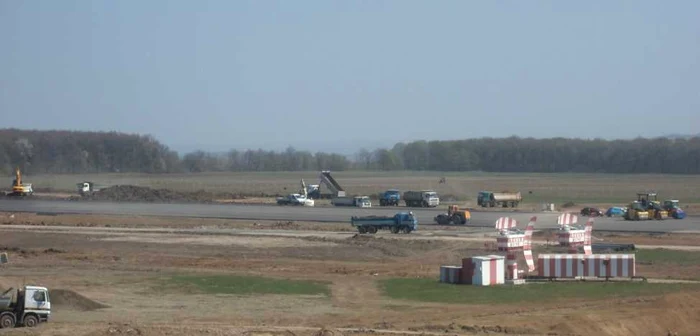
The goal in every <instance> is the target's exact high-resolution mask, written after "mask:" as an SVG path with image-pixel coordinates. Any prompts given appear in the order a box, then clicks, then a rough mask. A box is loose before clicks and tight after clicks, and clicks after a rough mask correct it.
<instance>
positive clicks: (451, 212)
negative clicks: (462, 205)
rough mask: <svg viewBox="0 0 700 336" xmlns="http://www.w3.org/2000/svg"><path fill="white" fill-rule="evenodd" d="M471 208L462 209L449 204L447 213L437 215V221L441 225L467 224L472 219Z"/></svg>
mask: <svg viewBox="0 0 700 336" xmlns="http://www.w3.org/2000/svg"><path fill="white" fill-rule="evenodd" d="M471 217H472V215H471V212H470V211H469V210H460V209H459V207H458V206H456V205H449V206H448V207H447V213H446V214H439V215H437V216H436V217H435V222H436V223H438V224H440V225H453V224H454V225H465V224H467V223H469V222H470V221H471Z"/></svg>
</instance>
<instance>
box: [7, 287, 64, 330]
mask: <svg viewBox="0 0 700 336" xmlns="http://www.w3.org/2000/svg"><path fill="white" fill-rule="evenodd" d="M49 316H51V300H50V299H49V290H48V289H46V288H45V287H39V286H24V287H23V288H21V289H16V290H15V289H14V288H10V289H8V290H7V291H5V292H4V293H2V295H0V327H1V328H3V329H8V328H14V327H18V326H25V327H36V326H37V325H39V323H41V322H47V321H48V320H49Z"/></svg>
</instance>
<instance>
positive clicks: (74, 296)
mask: <svg viewBox="0 0 700 336" xmlns="http://www.w3.org/2000/svg"><path fill="white" fill-rule="evenodd" d="M49 298H51V305H52V306H55V307H56V308H59V309H70V310H78V311H90V310H97V309H101V308H109V306H108V305H105V304H102V303H99V302H97V301H94V300H90V299H88V298H86V297H84V296H82V295H80V294H78V293H76V292H74V291H72V290H67V289H52V290H49Z"/></svg>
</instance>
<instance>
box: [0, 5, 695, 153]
mask: <svg viewBox="0 0 700 336" xmlns="http://www.w3.org/2000/svg"><path fill="white" fill-rule="evenodd" d="M698 14H700V1H680V0H678V1H672V2H664V1H642V0H640V1H535V0H533V1H463V0H456V1H448V0H441V1H411V0H396V1H381V0H374V1H363V0H356V1H331V0H319V1H311V0H309V1H272V0H264V1H244V0H236V1H228V0H221V1H204V0H198V1H181V0H169V1H165V0H149V1H116V0H113V1H101V0H83V1H73V0H62V1H55V0H31V1H22V0H0V115H1V116H2V117H3V118H2V121H1V122H0V125H1V127H16V128H27V129H69V130H85V131H119V132H127V133H142V134H150V135H153V136H154V137H156V138H157V139H158V140H160V141H161V142H163V143H164V144H166V145H168V146H170V147H171V148H172V149H175V150H178V151H191V150H194V149H204V150H212V151H223V150H228V149H231V148H236V149H247V148H251V149H258V148H262V149H268V150H269V149H273V150H281V149H284V148H286V147H287V146H293V147H294V148H296V149H304V150H312V151H316V150H324V151H336V152H344V153H353V152H356V151H357V150H358V149H359V148H361V147H366V148H374V147H391V146H393V145H394V143H396V142H401V141H413V140H449V139H466V138H478V137H485V136H490V137H507V136H512V135H516V136H521V137H536V138H547V137H578V138H596V137H600V138H605V139H615V138H632V137H636V136H645V137H650V136H661V135H665V134H696V133H699V132H700V129H699V127H698V125H700V20H698Z"/></svg>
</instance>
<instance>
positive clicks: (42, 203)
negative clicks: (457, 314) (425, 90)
mask: <svg viewBox="0 0 700 336" xmlns="http://www.w3.org/2000/svg"><path fill="white" fill-rule="evenodd" d="M0 211H4V212H32V213H55V214H100V215H127V216H128V215H136V216H172V217H192V218H225V219H249V220H289V221H309V222H336V223H338V222H339V223H349V222H350V217H351V216H369V215H375V216H382V215H387V216H391V215H393V214H395V213H396V212H398V211H413V213H414V214H415V215H416V216H417V217H418V220H419V225H430V224H434V220H433V218H434V217H435V216H436V215H438V214H440V213H443V212H445V211H446V209H444V208H443V207H440V208H437V209H434V208H431V209H420V208H405V207H381V208H379V207H376V208H369V209H367V208H364V209H363V208H353V207H295V206H277V205H228V204H155V203H111V202H89V201H61V200H56V201H49V200H27V199H23V200H0ZM558 215H559V214H558V213H551V212H549V213H547V212H542V213H533V212H507V211H501V212H494V211H478V210H475V211H473V212H472V220H471V223H470V224H468V225H467V226H471V227H493V226H494V223H495V222H496V220H497V219H498V218H500V217H504V216H508V217H512V218H514V219H516V220H517V221H518V227H521V228H523V229H524V228H525V226H526V225H527V222H528V221H529V219H530V218H531V217H532V216H537V223H536V228H539V229H545V228H556V227H557V226H558V225H557V216H558ZM579 223H580V224H583V223H585V218H579ZM698 227H700V217H697V216H695V217H694V216H688V217H686V218H685V219H682V220H675V219H667V220H663V221H657V220H648V221H639V222H634V221H625V220H623V219H621V218H607V217H600V218H596V219H595V224H594V230H598V231H603V230H606V231H631V232H679V231H681V232H682V231H697V228H698Z"/></svg>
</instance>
